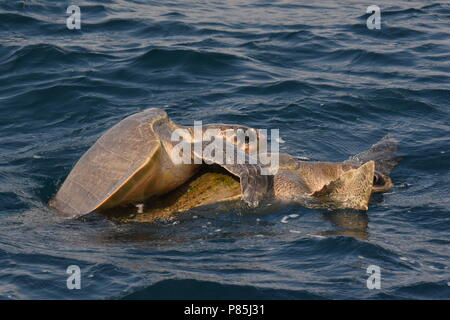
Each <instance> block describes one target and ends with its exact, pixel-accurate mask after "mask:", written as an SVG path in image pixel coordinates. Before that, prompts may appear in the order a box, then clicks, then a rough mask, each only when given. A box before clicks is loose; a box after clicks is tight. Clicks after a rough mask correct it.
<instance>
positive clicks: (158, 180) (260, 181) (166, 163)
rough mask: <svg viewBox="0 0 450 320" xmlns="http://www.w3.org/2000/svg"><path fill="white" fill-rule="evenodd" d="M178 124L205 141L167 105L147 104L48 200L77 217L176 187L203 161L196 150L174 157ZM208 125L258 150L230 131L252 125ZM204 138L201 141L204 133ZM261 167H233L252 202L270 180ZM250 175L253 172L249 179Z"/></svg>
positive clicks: (99, 144) (93, 151)
mask: <svg viewBox="0 0 450 320" xmlns="http://www.w3.org/2000/svg"><path fill="white" fill-rule="evenodd" d="M176 129H185V130H187V132H188V133H189V137H190V139H191V140H190V141H187V142H188V143H195V142H199V143H203V142H204V141H197V140H196V139H197V138H196V134H195V133H194V129H193V128H191V127H182V126H179V125H177V124H175V123H174V122H173V121H171V120H170V119H169V117H168V115H167V113H166V112H165V111H164V110H162V109H158V108H150V109H146V110H144V111H141V112H139V113H136V114H133V115H131V116H129V117H127V118H125V119H123V120H122V121H120V122H119V123H118V124H116V125H115V126H113V127H112V128H110V129H109V130H107V131H106V132H105V133H104V134H103V135H102V136H101V137H100V138H99V139H98V140H97V141H96V142H95V144H94V145H92V147H91V148H90V149H89V150H88V151H87V152H86V153H85V154H84V155H83V156H82V157H81V158H80V159H79V161H78V162H77V163H76V165H75V166H74V167H73V169H72V171H71V172H70V174H69V175H68V177H67V178H66V180H65V181H64V183H63V184H62V186H61V188H60V189H59V191H58V192H57V194H56V195H55V197H54V198H53V199H52V200H51V201H50V203H49V204H50V205H51V206H52V207H54V208H56V209H57V210H59V211H60V212H62V213H64V214H65V215H67V216H68V217H77V216H81V215H84V214H87V213H90V212H92V211H94V210H99V211H101V210H104V209H107V208H112V207H115V206H118V205H124V204H127V203H133V202H136V201H142V200H144V199H147V198H149V197H156V196H159V195H162V194H165V193H167V192H169V191H171V190H174V189H176V188H177V187H179V186H180V185H182V184H183V183H185V182H186V181H187V180H188V179H189V178H191V177H192V176H193V175H194V174H195V173H196V172H197V171H198V170H199V168H200V167H201V162H202V160H203V159H202V156H201V154H198V153H196V155H195V156H194V154H192V155H189V157H191V158H192V159H193V160H194V158H195V160H197V161H192V162H188V163H186V162H184V163H179V162H177V161H175V159H174V154H176V153H174V152H172V151H173V150H174V147H175V145H176V143H177V142H174V141H172V134H173V133H174V131H175V130H176ZM208 129H217V131H218V135H219V136H220V138H222V139H225V140H226V141H227V142H228V144H230V143H231V144H234V145H237V146H238V147H239V148H240V149H239V150H241V152H242V153H244V154H246V155H247V154H250V153H252V152H254V151H252V150H249V144H246V143H244V144H242V143H239V144H238V143H237V139H236V136H233V135H232V134H231V135H227V134H226V133H229V132H230V131H235V130H237V129H242V130H244V131H252V129H251V128H248V127H245V126H240V125H227V124H210V125H205V126H203V127H202V128H201V130H203V131H206V130H208ZM256 134H257V133H256ZM199 139H200V140H202V135H200V137H199ZM198 160H199V161H198ZM249 168H251V169H252V170H248V169H249ZM258 168H259V167H257V166H254V167H251V166H250V167H245V170H241V169H242V167H241V166H238V165H236V166H233V165H231V166H229V167H228V170H230V172H232V173H233V174H234V175H236V176H238V177H240V178H241V182H242V183H241V185H242V193H243V199H244V200H245V201H248V203H250V204H255V203H257V202H258V200H259V198H258V197H261V194H260V193H259V192H258V190H260V189H261V188H262V189H264V188H265V186H266V184H267V177H265V176H262V175H259V174H258V172H257V170H258ZM249 174H252V175H254V176H253V177H251V178H248V175H249Z"/></svg>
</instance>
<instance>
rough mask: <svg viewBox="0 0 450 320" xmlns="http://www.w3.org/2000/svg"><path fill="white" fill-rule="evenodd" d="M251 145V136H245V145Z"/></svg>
mask: <svg viewBox="0 0 450 320" xmlns="http://www.w3.org/2000/svg"><path fill="white" fill-rule="evenodd" d="M249 143H250V137H249V136H245V144H249Z"/></svg>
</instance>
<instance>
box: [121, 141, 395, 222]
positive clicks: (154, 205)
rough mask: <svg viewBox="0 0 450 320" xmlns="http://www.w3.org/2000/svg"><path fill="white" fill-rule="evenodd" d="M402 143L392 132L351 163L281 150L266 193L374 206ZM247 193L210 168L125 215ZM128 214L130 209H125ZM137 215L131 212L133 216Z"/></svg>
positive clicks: (149, 217)
mask: <svg viewBox="0 0 450 320" xmlns="http://www.w3.org/2000/svg"><path fill="white" fill-rule="evenodd" d="M396 150H397V142H396V141H395V140H394V139H392V138H391V137H389V136H386V137H385V138H383V139H382V140H381V141H379V142H378V143H377V144H375V145H373V146H372V147H371V148H370V149H369V150H368V151H366V152H363V153H361V154H359V155H356V156H353V157H351V158H349V159H348V160H347V161H345V162H321V161H300V160H299V159H297V158H295V157H293V156H291V155H289V154H280V155H279V164H280V165H279V169H278V171H277V173H276V174H275V175H273V176H272V177H271V184H270V186H269V189H268V190H267V192H266V200H267V201H268V202H271V201H277V202H282V203H283V202H284V203H286V202H291V203H293V202H295V203H298V204H301V205H303V206H306V207H310V208H327V209H355V210H363V211H365V210H368V205H369V201H370V198H371V195H372V193H374V192H384V191H387V190H389V189H391V188H392V186H393V183H392V181H391V179H390V178H389V176H388V174H389V173H390V171H391V170H392V168H393V167H394V166H395V165H396V164H397V161H396V160H395V159H394V154H395V152H396ZM240 196H241V190H240V184H239V180H238V179H237V178H236V177H234V176H233V175H232V174H230V173H229V172H226V171H224V170H222V171H217V170H210V169H209V168H208V167H204V168H203V169H202V171H201V172H199V173H198V174H197V175H196V176H194V177H193V178H191V179H190V180H189V181H188V182H187V183H185V184H183V185H182V186H181V187H179V188H178V189H176V190H174V191H172V192H170V193H168V194H166V195H164V196H162V197H160V198H158V199H156V200H155V201H151V203H144V210H143V212H141V213H138V214H136V210H135V208H128V209H126V208H119V209H117V210H116V212H115V215H116V217H117V216H119V217H121V220H130V221H141V222H151V221H155V220H157V219H171V218H174V217H175V215H174V214H175V213H177V212H184V211H188V210H190V209H193V208H200V207H204V208H209V207H210V206H211V205H213V206H215V207H217V205H220V204H223V205H226V204H232V205H237V204H238V200H239V199H240ZM124 213H126V214H124ZM130 214H131V217H130Z"/></svg>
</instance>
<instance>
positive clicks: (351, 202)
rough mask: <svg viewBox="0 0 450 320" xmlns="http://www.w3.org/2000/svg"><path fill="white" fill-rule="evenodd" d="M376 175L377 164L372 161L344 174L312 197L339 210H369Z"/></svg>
mask: <svg viewBox="0 0 450 320" xmlns="http://www.w3.org/2000/svg"><path fill="white" fill-rule="evenodd" d="M374 173H375V162H374V161H373V160H372V161H369V162H366V163H365V164H363V165H362V166H360V167H359V168H357V169H350V170H348V171H346V172H344V173H343V174H342V175H341V176H340V177H339V178H337V179H336V180H333V181H331V182H330V183H328V184H326V185H325V186H323V188H322V189H320V190H319V191H316V192H314V193H313V194H312V197H314V198H315V199H317V200H320V201H324V202H329V203H331V204H332V205H333V206H336V207H339V208H351V209H356V210H368V208H369V200H370V195H371V193H372V187H373V180H374V179H373V177H374Z"/></svg>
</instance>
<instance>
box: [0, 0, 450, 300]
mask: <svg viewBox="0 0 450 320" xmlns="http://www.w3.org/2000/svg"><path fill="white" fill-rule="evenodd" d="M372 2H373V1H344V0H340V1H325V0H319V1H313V2H310V1H294V0H291V1H289V0H274V1H266V0H239V1H237V0H225V1H224V0H222V1H216V0H213V1H206V0H204V1H202V0H198V1H197V0H196V1H194V0H186V1H144V0H130V1H124V0H108V1H100V0H98V1H97V0H85V1H81V0H80V1H50V0H20V1H19V0H14V1H10V0H0V115H1V117H0V298H1V299H164V298H165V299H167V298H169V299H170V298H173V299H183V298H189V299H196V298H206V299H226V298H235V299H450V262H449V261H450V196H449V195H450V184H449V181H450V171H449V169H450V3H449V2H448V1H404V0H403V1H395V2H393V1H376V2H375V3H372ZM71 4H76V5H79V6H80V8H81V29H80V30H76V29H75V30H69V29H68V28H67V26H66V19H67V18H68V17H69V14H67V13H66V9H67V7H68V6H69V5H71ZM372 4H377V5H379V6H380V8H381V29H379V30H377V29H374V30H370V29H368V27H367V26H366V21H367V19H368V18H369V16H370V14H368V13H366V9H367V7H368V6H369V5H372ZM149 107H159V108H163V109H165V110H166V111H167V113H168V114H169V116H170V117H171V118H172V119H173V120H174V121H175V122H176V123H179V124H183V125H192V124H193V122H194V120H202V121H203V122H204V123H213V122H221V123H238V124H242V125H248V126H251V127H257V128H264V129H280V135H281V138H282V140H284V141H285V142H284V143H283V144H282V145H281V151H283V152H288V153H290V154H294V155H298V156H301V157H306V158H308V159H311V160H324V161H342V160H344V159H346V158H347V157H348V156H350V155H353V154H356V153H358V152H361V151H363V150H365V149H367V148H368V147H369V146H370V145H372V144H373V143H375V142H377V141H378V140H379V139H380V138H381V137H383V136H384V135H385V134H387V133H391V134H393V135H394V136H395V137H396V138H397V139H398V140H400V151H399V155H400V156H401V157H402V158H403V161H402V162H401V164H400V165H399V166H398V167H397V168H396V169H395V170H394V171H393V173H392V179H393V181H394V183H395V187H394V188H393V190H392V191H390V192H388V193H385V194H383V195H377V196H375V197H373V199H372V201H371V203H370V208H369V210H368V211H367V213H364V212H332V211H326V210H312V209H306V208H304V207H301V206H297V205H288V206H286V207H280V208H277V209H276V210H272V211H270V212H267V211H264V210H261V211H259V210H255V211H254V212H250V213H249V212H241V211H240V210H239V209H230V210H229V211H225V212H224V211H223V210H217V211H215V210H213V209H211V210H207V211H197V210H195V209H194V210H192V212H189V213H183V214H179V215H178V216H177V218H176V219H175V220H172V221H158V222H155V223H118V222H117V221H114V220H111V219H107V218H105V217H101V216H95V215H94V216H93V217H91V218H89V219H78V220H66V219H64V218H63V217H61V216H59V215H58V214H57V213H56V212H55V211H54V210H52V209H50V208H48V206H47V203H48V201H49V200H50V199H51V198H52V197H53V196H54V195H55V193H56V191H57V190H58V187H59V186H60V185H61V183H62V182H63V181H64V179H65V177H66V176H67V174H68V173H69V172H70V170H71V168H72V167H73V165H74V164H75V162H76V161H77V160H78V159H79V158H80V156H81V155H82V154H83V153H84V152H85V151H86V150H87V149H88V148H89V147H90V146H91V145H92V144H93V143H94V142H95V141H96V139H97V138H98V137H99V136H100V135H101V134H102V133H103V132H104V131H105V130H107V129H108V128H110V127H111V126H113V125H114V124H116V123H117V122H118V121H120V120H121V119H123V118H124V117H126V116H128V115H130V114H133V113H135V112H138V111H140V110H143V109H145V108H149ZM289 215H294V216H292V217H290V218H289V219H284V218H285V217H286V216H289ZM285 222H287V223H285ZM70 265H78V266H79V267H80V269H81V276H82V278H81V279H82V280H81V289H80V290H76V289H74V290H69V289H68V288H67V286H66V280H67V278H68V277H69V275H68V274H67V273H66V269H67V267H68V266H70ZM370 265H376V266H379V267H380V270H381V289H372V290H370V289H368V287H367V285H366V280H367V279H368V277H369V276H370V274H368V273H367V268H368V267H369V266H370Z"/></svg>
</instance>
